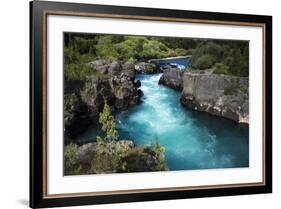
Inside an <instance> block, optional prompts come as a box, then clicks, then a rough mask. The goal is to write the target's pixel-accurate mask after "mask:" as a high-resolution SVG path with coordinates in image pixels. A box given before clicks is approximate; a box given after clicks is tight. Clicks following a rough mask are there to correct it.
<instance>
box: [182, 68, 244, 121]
mask: <svg viewBox="0 0 281 209" xmlns="http://www.w3.org/2000/svg"><path fill="white" fill-rule="evenodd" d="M248 86H249V80H248V78H246V77H235V76H228V75H217V74H212V73H198V72H185V73H184V74H183V91H182V95H181V102H182V104H183V105H184V106H186V107H188V108H191V109H193V110H197V111H204V112H208V113H210V114H212V115H216V116H220V117H224V118H228V119H231V120H234V121H236V122H238V123H249V96H248V95H249V92H248Z"/></svg>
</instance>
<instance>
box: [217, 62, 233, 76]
mask: <svg viewBox="0 0 281 209" xmlns="http://www.w3.org/2000/svg"><path fill="white" fill-rule="evenodd" d="M214 73H215V74H229V67H228V66H227V65H225V64H223V63H216V64H215V70H214Z"/></svg>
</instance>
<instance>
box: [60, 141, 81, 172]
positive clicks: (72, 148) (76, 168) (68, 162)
mask: <svg viewBox="0 0 281 209" xmlns="http://www.w3.org/2000/svg"><path fill="white" fill-rule="evenodd" d="M63 153H64V161H63V163H64V174H65V175H76V174H80V172H81V169H82V167H81V165H79V162H78V160H79V154H78V147H77V145H76V144H69V145H66V146H65V147H64V152H63Z"/></svg>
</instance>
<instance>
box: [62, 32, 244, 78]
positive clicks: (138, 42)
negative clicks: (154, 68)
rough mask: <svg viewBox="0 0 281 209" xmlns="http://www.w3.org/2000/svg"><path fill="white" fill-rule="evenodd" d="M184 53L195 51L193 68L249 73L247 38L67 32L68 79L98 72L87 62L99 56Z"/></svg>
mask: <svg viewBox="0 0 281 209" xmlns="http://www.w3.org/2000/svg"><path fill="white" fill-rule="evenodd" d="M182 55H192V58H191V60H190V63H189V67H190V68H192V69H194V70H197V69H199V70H204V69H210V68H214V73H217V74H227V75H234V76H241V77H247V76H248V74H249V69H248V68H249V44H248V42H247V41H231V40H209V39H195V38H170V37H144V36H123V35H93V34H74V33H65V34H64V70H65V73H64V74H65V79H66V80H83V79H84V78H85V76H87V75H89V74H93V73H98V72H93V69H92V68H91V67H89V66H88V65H87V63H88V62H90V61H93V60H97V59H110V60H120V61H123V62H126V61H147V60H149V59H154V58H165V57H174V56H182Z"/></svg>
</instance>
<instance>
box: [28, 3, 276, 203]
mask: <svg viewBox="0 0 281 209" xmlns="http://www.w3.org/2000/svg"><path fill="white" fill-rule="evenodd" d="M56 13H61V14H64V15H75V16H79V15H81V14H91V13H94V14H100V15H104V14H108V15H115V16H126V17H128V18H133V19H139V18H140V17H144V18H146V19H150V18H152V19H153V18H159V19H160V21H167V20H168V21H169V20H174V19H176V20H178V21H181V20H182V21H184V20H186V19H189V20H196V21H198V22H201V21H203V22H210V23H219V24H224V23H233V22H236V23H237V22H238V23H242V24H244V25H247V24H250V25H251V24H261V25H264V29H265V31H264V33H265V39H264V47H265V48H264V52H265V55H264V68H265V74H264V78H263V79H264V87H263V89H264V98H263V99H264V101H265V102H264V104H265V107H264V111H265V114H264V115H265V117H264V137H265V149H264V152H265V154H264V164H265V166H264V176H265V178H264V184H263V185H250V186H248V185H245V186H240V187H232V186H226V187H222V188H202V189H200V188H199V189H194V190H192V189H182V190H172V189H171V190H169V191H155V192H135V193H121V194H103V195H87V194H85V195H77V196H65V197H64V196H51V197H46V195H45V190H46V189H45V188H46V181H45V180H44V179H45V178H46V176H45V175H46V173H45V172H46V171H45V170H44V166H46V159H45V155H46V151H45V149H44V146H46V141H44V138H46V129H47V127H46V115H45V114H47V113H46V91H47V87H46V78H45V77H44V73H45V70H44V66H45V65H46V61H45V59H44V57H45V56H46V54H45V52H46V45H45V43H44V39H45V38H46V37H44V36H45V33H46V24H45V17H46V15H48V14H56ZM45 140H46V139H45ZM271 192H272V17H271V16H261V15H245V14H229V13H215V12H201V11H200V12H199V11H184V10H169V9H152V8H134V7H121V6H105V5H93V4H77V3H58V2H44V1H34V2H30V207H32V208H44V207H57V206H76V205H88V204H105V203H121V202H135V201H153V200H168V199H181V198H199V197H213V196H228V195H245V194H259V193H271Z"/></svg>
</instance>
